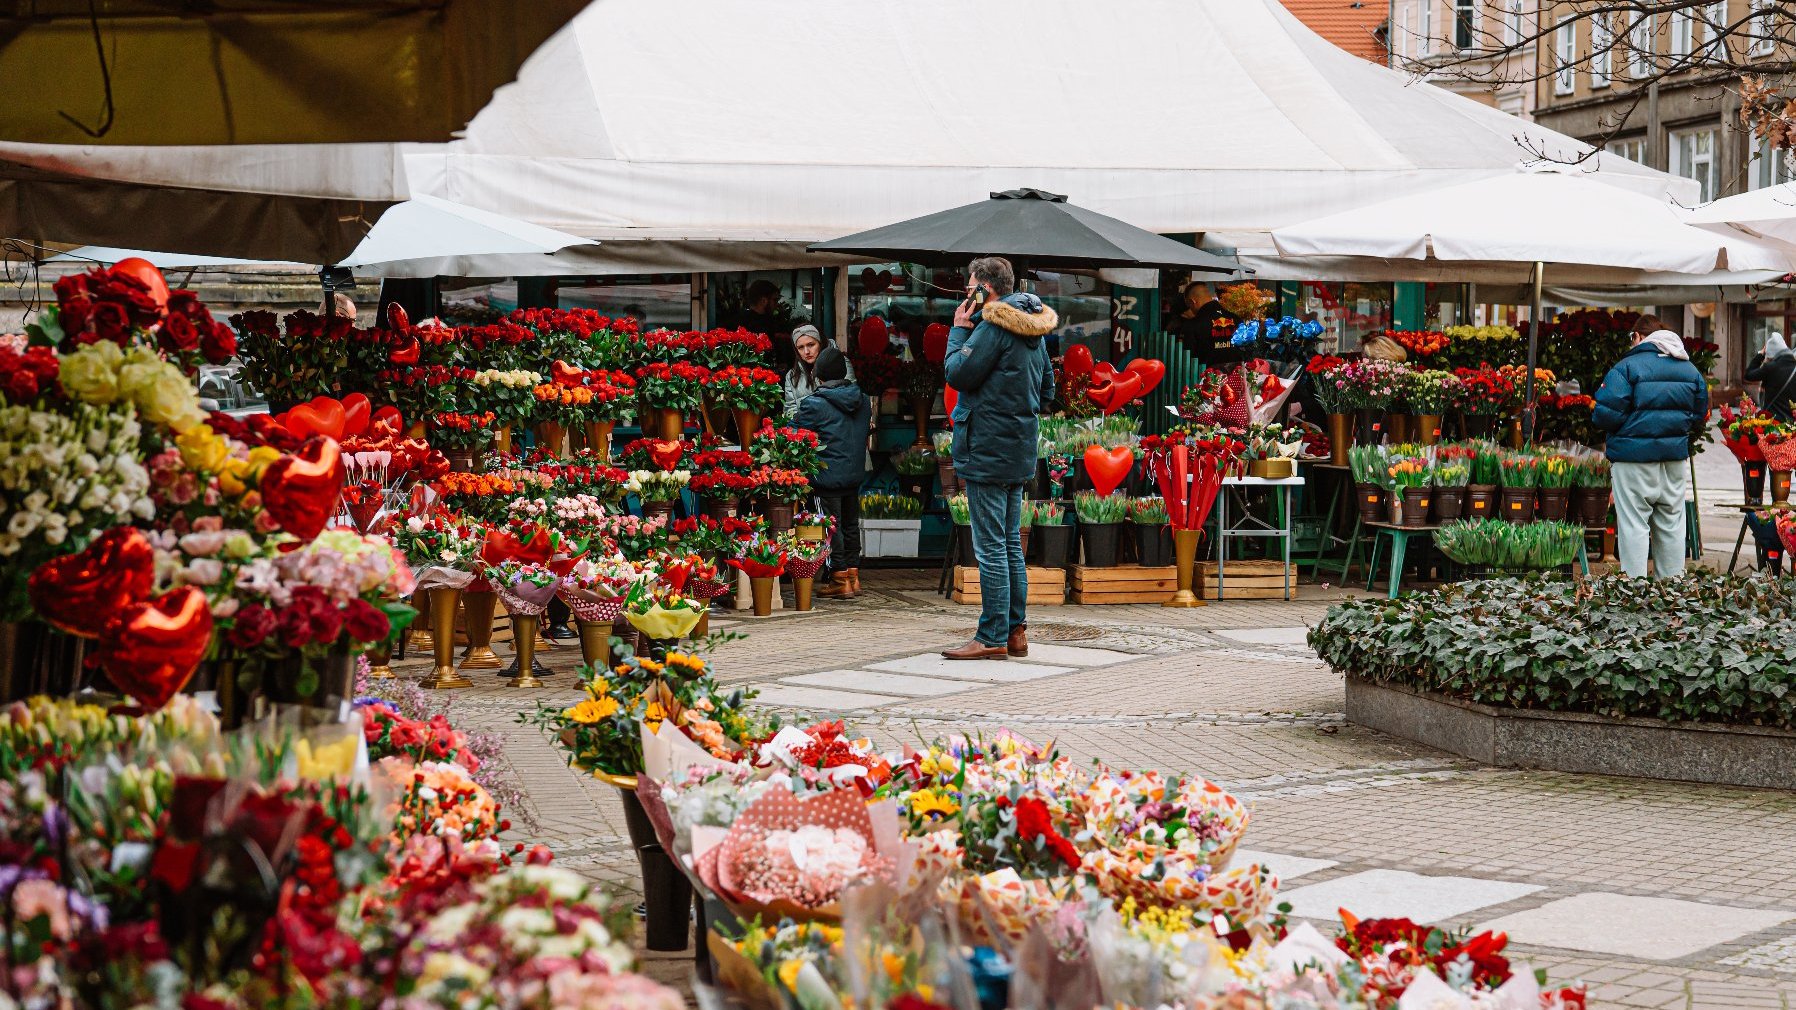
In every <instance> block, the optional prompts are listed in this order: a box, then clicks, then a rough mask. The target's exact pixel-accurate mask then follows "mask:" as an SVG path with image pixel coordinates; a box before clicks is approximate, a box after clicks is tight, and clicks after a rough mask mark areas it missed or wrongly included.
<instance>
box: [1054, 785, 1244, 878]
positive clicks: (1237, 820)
mask: <svg viewBox="0 0 1796 1010" xmlns="http://www.w3.org/2000/svg"><path fill="white" fill-rule="evenodd" d="M1169 788H1171V783H1169V782H1168V781H1167V779H1166V777H1165V776H1163V775H1161V774H1160V773H1159V772H1154V771H1150V772H1140V773H1135V774H1131V775H1128V776H1127V777H1124V776H1121V775H1104V776H1101V777H1100V778H1098V779H1097V781H1095V782H1093V783H1092V784H1091V787H1090V788H1089V789H1087V790H1086V791H1085V800H1084V804H1085V826H1086V828H1087V829H1089V830H1090V831H1091V832H1092V834H1093V835H1094V836H1095V837H1097V838H1100V839H1106V840H1108V842H1109V843H1110V847H1111V848H1113V849H1121V848H1125V847H1127V846H1129V845H1130V844H1132V843H1139V844H1140V845H1141V846H1142V847H1143V851H1145V852H1148V853H1150V854H1155V855H1167V856H1170V855H1173V854H1175V853H1176V854H1178V855H1179V856H1180V857H1197V858H1200V859H1201V860H1202V861H1203V862H1205V863H1207V864H1208V865H1209V867H1210V868H1211V869H1212V870H1221V869H1222V868H1224V867H1226V866H1227V865H1228V864H1229V860H1230V859H1232V858H1234V854H1235V846H1236V845H1238V844H1240V842H1241V836H1242V835H1244V834H1246V833H1247V822H1248V819H1249V817H1250V814H1249V812H1248V809H1247V807H1246V805H1244V804H1243V803H1242V802H1241V801H1240V800H1238V799H1236V798H1235V797H1234V796H1232V795H1230V794H1229V793H1228V791H1227V790H1225V789H1223V788H1222V787H1221V786H1219V785H1217V784H1216V783H1214V782H1210V781H1207V780H1205V779H1202V778H1195V777H1194V778H1187V779H1183V780H1181V781H1180V782H1179V783H1178V784H1177V788H1176V790H1174V791H1172V792H1171V794H1170V795H1169V792H1168V790H1169ZM1169 806H1170V807H1174V808H1183V809H1184V810H1185V811H1187V815H1186V820H1187V822H1189V823H1194V824H1195V823H1201V824H1202V826H1203V827H1202V830H1194V831H1192V832H1191V833H1190V834H1189V835H1188V836H1187V837H1185V838H1182V839H1178V840H1177V841H1175V842H1174V843H1173V844H1171V845H1168V844H1166V843H1165V841H1164V840H1163V839H1161V838H1159V837H1156V835H1157V834H1158V830H1157V829H1158V826H1159V825H1160V824H1161V822H1162V820H1163V819H1164V815H1165V814H1166V813H1167V808H1168V807H1169ZM1156 815H1159V818H1160V819H1156Z"/></svg>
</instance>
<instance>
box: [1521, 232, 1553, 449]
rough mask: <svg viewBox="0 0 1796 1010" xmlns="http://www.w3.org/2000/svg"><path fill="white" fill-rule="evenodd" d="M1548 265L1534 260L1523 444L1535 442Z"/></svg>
mask: <svg viewBox="0 0 1796 1010" xmlns="http://www.w3.org/2000/svg"><path fill="white" fill-rule="evenodd" d="M1546 271H1547V265H1546V264H1545V263H1543V262H1541V261H1539V260H1536V261H1535V262H1534V307H1533V308H1531V309H1529V310H1528V378H1527V382H1526V384H1525V386H1524V388H1525V389H1526V390H1527V391H1526V392H1525V393H1524V394H1523V401H1522V444H1523V445H1533V444H1534V362H1535V361H1536V360H1537V359H1538V358H1539V355H1540V327H1541V318H1540V288H1541V284H1542V282H1543V281H1544V280H1545V277H1544V275H1545V274H1546Z"/></svg>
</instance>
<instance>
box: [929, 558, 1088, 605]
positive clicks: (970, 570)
mask: <svg viewBox="0 0 1796 1010" xmlns="http://www.w3.org/2000/svg"><path fill="white" fill-rule="evenodd" d="M952 599H953V600H954V602H955V603H965V604H968V605H970V606H975V607H976V606H979V605H980V602H981V600H980V596H979V569H978V568H977V567H975V566H973V565H956V566H954V595H953V597H952ZM1028 602H1029V606H1032V607H1058V606H1060V605H1061V604H1063V603H1065V602H1066V569H1064V568H1037V567H1035V566H1034V565H1030V566H1029V601H1028Z"/></svg>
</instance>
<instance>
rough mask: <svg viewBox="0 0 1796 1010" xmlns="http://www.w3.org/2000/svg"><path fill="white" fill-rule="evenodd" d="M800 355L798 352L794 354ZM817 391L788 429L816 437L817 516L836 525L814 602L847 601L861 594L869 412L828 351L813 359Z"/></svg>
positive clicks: (838, 356)
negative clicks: (827, 573) (826, 574)
mask: <svg viewBox="0 0 1796 1010" xmlns="http://www.w3.org/2000/svg"><path fill="white" fill-rule="evenodd" d="M800 353H802V351H801V352H800ZM814 371H815V374H816V378H817V391H816V392H814V393H812V394H811V395H809V396H807V397H805V398H804V401H803V402H802V403H800V404H799V405H798V413H797V414H796V415H795V416H794V417H793V418H792V424H793V426H794V427H798V428H805V429H808V430H810V431H814V432H816V433H817V441H818V442H819V443H820V449H821V451H820V452H819V454H818V455H819V457H820V459H821V461H822V464H823V468H822V470H820V471H819V472H818V474H817V479H816V481H815V482H814V486H815V488H816V491H817V499H818V501H819V502H820V503H821V505H822V507H823V511H824V512H827V513H829V515H830V517H831V518H833V519H835V521H836V530H835V533H834V534H832V535H831V538H830V547H829V554H830V560H829V564H830V570H831V571H832V572H833V575H832V576H831V579H830V583H829V584H828V585H826V586H823V587H822V588H820V589H818V590H817V595H818V596H823V597H828V598H831V599H853V598H854V596H855V595H856V594H858V593H859V592H860V591H861V479H862V477H864V476H865V474H866V463H867V430H868V428H869V426H870V425H871V423H872V420H873V410H872V408H871V407H870V406H868V404H867V396H866V394H865V393H862V392H861V387H859V386H857V385H855V383H854V380H853V379H852V378H850V377H849V375H848V359H847V358H845V357H843V356H842V352H841V351H838V350H836V349H835V348H834V347H825V348H823V350H822V351H820V352H819V353H818V354H817V362H816V364H815V366H814Z"/></svg>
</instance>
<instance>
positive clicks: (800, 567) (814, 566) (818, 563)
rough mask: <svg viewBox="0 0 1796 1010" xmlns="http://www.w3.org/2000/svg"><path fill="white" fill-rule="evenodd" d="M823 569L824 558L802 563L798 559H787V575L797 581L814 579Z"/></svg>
mask: <svg viewBox="0 0 1796 1010" xmlns="http://www.w3.org/2000/svg"><path fill="white" fill-rule="evenodd" d="M822 568H823V559H822V558H812V559H811V560H809V561H800V560H798V559H796V558H787V559H786V574H787V575H790V576H792V577H793V578H795V579H814V578H816V577H817V572H818V571H820V570H821V569H822Z"/></svg>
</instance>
